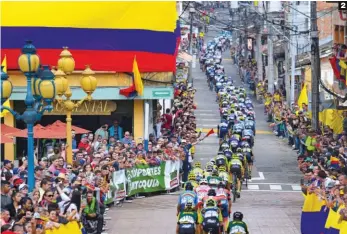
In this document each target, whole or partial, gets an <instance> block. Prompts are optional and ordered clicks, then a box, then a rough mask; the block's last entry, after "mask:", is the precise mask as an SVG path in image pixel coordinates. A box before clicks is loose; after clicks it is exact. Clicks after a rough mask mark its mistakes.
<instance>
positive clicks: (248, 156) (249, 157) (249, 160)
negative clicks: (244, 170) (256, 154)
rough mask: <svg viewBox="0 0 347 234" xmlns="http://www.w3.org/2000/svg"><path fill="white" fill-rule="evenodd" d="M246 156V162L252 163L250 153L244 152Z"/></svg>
mask: <svg viewBox="0 0 347 234" xmlns="http://www.w3.org/2000/svg"><path fill="white" fill-rule="evenodd" d="M246 158H247V162H248V163H250V164H252V163H253V160H252V155H251V153H249V152H247V153H246Z"/></svg>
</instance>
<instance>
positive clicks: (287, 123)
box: [238, 60, 347, 221]
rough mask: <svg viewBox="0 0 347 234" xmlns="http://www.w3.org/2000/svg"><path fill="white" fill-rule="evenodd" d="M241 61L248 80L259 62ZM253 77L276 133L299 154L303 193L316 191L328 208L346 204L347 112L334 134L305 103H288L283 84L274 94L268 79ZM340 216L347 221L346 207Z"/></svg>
mask: <svg viewBox="0 0 347 234" xmlns="http://www.w3.org/2000/svg"><path fill="white" fill-rule="evenodd" d="M240 61H241V62H239V63H238V65H239V68H240V75H241V76H242V77H243V78H244V79H245V81H248V80H249V78H250V79H252V78H253V77H254V76H252V71H256V63H252V62H251V61H248V62H247V63H245V62H244V61H242V60H240ZM252 67H253V68H252ZM253 74H254V73H253ZM254 81H255V82H256V83H255V86H256V91H257V93H258V95H257V97H258V98H259V97H261V99H262V100H263V101H264V114H265V115H266V116H267V122H269V126H270V127H271V128H272V130H273V133H274V134H275V135H276V136H277V137H278V138H280V139H283V140H285V141H287V142H288V145H289V147H291V148H292V149H293V151H295V152H296V153H297V155H298V157H297V161H298V168H299V170H300V171H301V172H302V173H303V174H304V176H303V179H302V180H301V187H302V191H303V193H304V194H308V193H316V194H317V195H319V197H321V198H322V199H324V200H325V201H326V204H327V206H328V208H333V209H334V210H335V211H337V210H339V208H341V207H347V118H346V117H347V116H345V121H344V124H343V125H344V127H343V129H344V131H343V132H342V133H341V134H334V132H333V130H332V129H331V128H329V127H328V126H323V125H322V123H321V122H320V123H319V125H320V126H319V129H318V130H316V131H315V130H313V128H312V127H311V119H310V117H309V111H308V106H307V104H306V103H298V104H300V105H298V104H296V103H291V105H288V104H287V103H286V102H285V96H286V93H285V91H284V90H283V88H282V89H276V87H274V88H275V92H274V93H273V94H271V93H269V92H266V91H265V90H267V86H268V83H267V81H266V80H265V81H258V80H257V78H255V79H254ZM340 219H341V220H345V221H347V208H343V209H340Z"/></svg>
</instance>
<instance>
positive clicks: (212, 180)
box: [207, 169, 223, 188]
mask: <svg viewBox="0 0 347 234" xmlns="http://www.w3.org/2000/svg"><path fill="white" fill-rule="evenodd" d="M222 180H223V179H222V178H220V177H219V176H218V171H217V170H216V169H214V170H213V171H212V175H211V176H209V177H207V183H208V185H209V186H210V187H212V188H216V187H217V185H218V184H219V182H221V181H222Z"/></svg>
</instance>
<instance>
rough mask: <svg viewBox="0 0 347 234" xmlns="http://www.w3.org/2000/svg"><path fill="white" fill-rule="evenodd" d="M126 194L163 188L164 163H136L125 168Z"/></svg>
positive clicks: (161, 189)
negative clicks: (157, 164)
mask: <svg viewBox="0 0 347 234" xmlns="http://www.w3.org/2000/svg"><path fill="white" fill-rule="evenodd" d="M125 173H126V177H127V180H128V193H127V194H128V195H130V196H131V195H134V194H137V193H150V192H157V191H163V190H165V180H164V177H165V163H164V162H163V163H161V164H160V166H148V165H136V166H135V167H134V168H130V169H127V170H126V172H125Z"/></svg>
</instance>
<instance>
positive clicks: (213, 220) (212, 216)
mask: <svg viewBox="0 0 347 234" xmlns="http://www.w3.org/2000/svg"><path fill="white" fill-rule="evenodd" d="M198 221H199V224H201V230H200V231H201V232H200V233H203V234H207V233H209V234H219V233H221V232H222V231H223V216H222V214H221V211H220V209H219V208H218V207H217V203H216V201H215V200H213V199H212V198H210V199H208V200H207V201H206V207H204V208H203V209H202V210H201V214H200V215H199V220H198Z"/></svg>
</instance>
